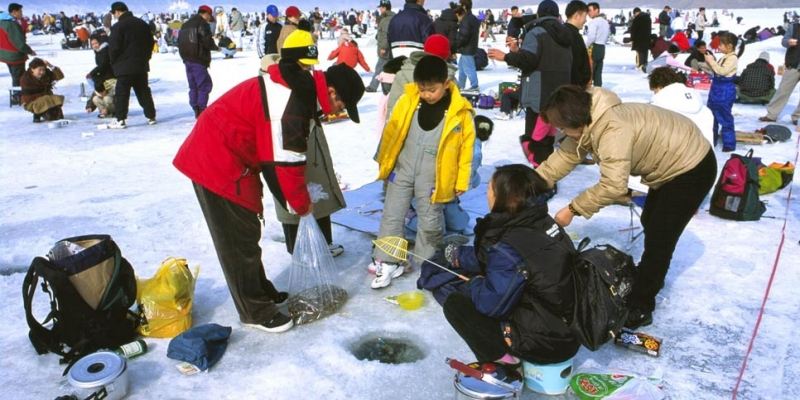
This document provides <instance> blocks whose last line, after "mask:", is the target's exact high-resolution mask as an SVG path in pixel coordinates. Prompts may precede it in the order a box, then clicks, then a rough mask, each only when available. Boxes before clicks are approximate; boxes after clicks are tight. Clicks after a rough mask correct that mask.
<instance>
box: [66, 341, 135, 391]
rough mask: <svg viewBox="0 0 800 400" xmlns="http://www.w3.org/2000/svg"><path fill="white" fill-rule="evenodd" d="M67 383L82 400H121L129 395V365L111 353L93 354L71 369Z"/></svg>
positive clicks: (122, 358)
mask: <svg viewBox="0 0 800 400" xmlns="http://www.w3.org/2000/svg"><path fill="white" fill-rule="evenodd" d="M67 381H68V382H69V384H70V386H72V387H73V388H74V389H75V391H76V395H77V396H78V397H80V398H82V399H85V398H87V397H89V396H92V395H95V397H96V398H98V399H105V400H119V399H122V398H124V397H125V396H127V395H128V386H129V382H128V364H127V362H126V361H125V358H124V357H121V356H120V355H118V354H116V353H113V352H110V351H100V352H97V353H92V354H89V355H87V356H85V357H83V358H81V359H80V360H78V362H76V363H75V365H73V366H72V368H70V370H69V374H68V376H67Z"/></svg>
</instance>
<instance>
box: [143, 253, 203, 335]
mask: <svg viewBox="0 0 800 400" xmlns="http://www.w3.org/2000/svg"><path fill="white" fill-rule="evenodd" d="M199 272H200V269H199V268H198V267H195V269H194V273H192V271H190V270H189V265H188V264H187V262H186V259H184V258H174V257H170V258H167V259H166V260H164V261H163V262H162V263H161V266H160V267H159V268H158V271H156V274H155V275H154V276H153V277H152V278H150V279H139V280H138V281H137V295H136V297H137V300H138V302H139V309H140V312H141V314H142V315H143V316H144V318H145V320H144V322H143V323H142V325H141V326H140V327H139V333H141V334H142V335H143V336H149V337H156V338H172V337H175V336H177V335H178V334H180V333H182V332H183V331H185V330H187V329H189V328H190V327H191V326H192V300H193V298H194V284H195V282H196V281H197V275H198V274H199Z"/></svg>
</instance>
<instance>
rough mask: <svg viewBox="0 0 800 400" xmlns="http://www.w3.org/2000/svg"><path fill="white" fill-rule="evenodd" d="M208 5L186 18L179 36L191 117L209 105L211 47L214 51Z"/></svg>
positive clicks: (179, 49) (197, 115) (197, 114)
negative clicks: (192, 113) (191, 111)
mask: <svg viewBox="0 0 800 400" xmlns="http://www.w3.org/2000/svg"><path fill="white" fill-rule="evenodd" d="M209 21H211V7H209V6H200V8H199V9H198V10H197V14H196V15H194V16H193V17H192V18H189V20H188V21H186V22H185V23H184V24H183V26H181V32H180V34H179V35H178V51H179V53H180V55H181V59H182V60H183V65H184V66H185V67H186V78H187V79H188V80H189V104H190V105H191V106H192V110H194V117H195V119H197V117H199V116H200V113H202V112H203V110H205V109H206V106H208V95H209V94H210V93H211V88H212V87H213V86H214V84H213V82H212V81H211V75H209V74H208V67H209V66H210V65H211V50H217V45H216V44H214V38H213V37H212V35H211V26H210V25H209V24H208V22H209Z"/></svg>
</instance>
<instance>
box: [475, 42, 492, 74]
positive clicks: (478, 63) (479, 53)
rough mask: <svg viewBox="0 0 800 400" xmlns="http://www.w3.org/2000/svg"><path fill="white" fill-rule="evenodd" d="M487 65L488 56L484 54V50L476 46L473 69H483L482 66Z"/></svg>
mask: <svg viewBox="0 0 800 400" xmlns="http://www.w3.org/2000/svg"><path fill="white" fill-rule="evenodd" d="M488 66H489V56H488V55H487V54H486V50H484V49H482V48H480V47H478V49H477V50H475V69H476V70H478V71H483V69H484V68H486V67H488Z"/></svg>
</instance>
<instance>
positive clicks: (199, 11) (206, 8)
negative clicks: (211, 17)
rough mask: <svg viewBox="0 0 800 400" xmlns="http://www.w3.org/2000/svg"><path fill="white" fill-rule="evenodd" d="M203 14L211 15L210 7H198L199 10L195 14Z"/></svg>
mask: <svg viewBox="0 0 800 400" xmlns="http://www.w3.org/2000/svg"><path fill="white" fill-rule="evenodd" d="M203 12H204V13H206V14H211V13H212V10H211V7H209V6H200V8H198V9H197V13H198V14H199V13H203Z"/></svg>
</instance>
